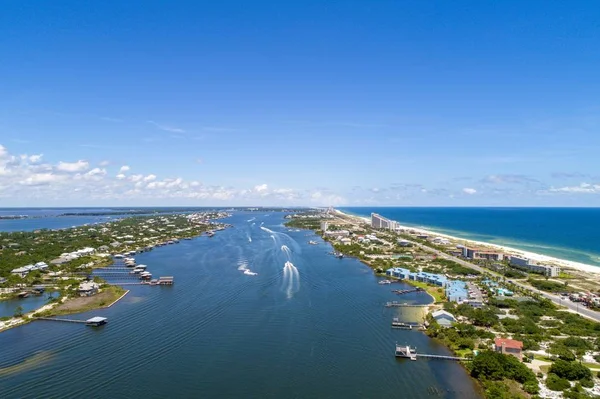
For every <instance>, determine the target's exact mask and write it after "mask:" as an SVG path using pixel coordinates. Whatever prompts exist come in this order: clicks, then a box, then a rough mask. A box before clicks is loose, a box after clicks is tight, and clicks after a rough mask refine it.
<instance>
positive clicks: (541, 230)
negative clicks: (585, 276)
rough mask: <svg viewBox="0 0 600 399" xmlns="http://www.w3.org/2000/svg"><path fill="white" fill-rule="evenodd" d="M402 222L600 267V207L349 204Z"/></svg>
mask: <svg viewBox="0 0 600 399" xmlns="http://www.w3.org/2000/svg"><path fill="white" fill-rule="evenodd" d="M339 209H340V210H341V211H344V212H348V213H352V214H355V215H358V216H366V217H370V215H371V213H372V212H374V213H378V214H380V215H382V216H384V217H387V218H389V219H392V220H396V221H398V222H400V223H401V224H404V225H407V226H412V227H422V228H427V229H430V230H433V231H437V232H440V233H444V234H448V235H452V236H455V237H459V238H464V239H469V240H477V241H484V242H488V243H490V244H498V245H504V246H509V247H513V248H516V249H521V250H524V251H529V252H535V253H539V254H543V255H548V256H553V257H556V258H560V259H565V260H570V261H575V262H581V263H585V264H589V265H593V266H600V241H599V240H598V239H599V237H600V235H599V234H598V226H600V208H418V207H411V208H408V207H372V208H367V207H360V208H358V207H348V208H339Z"/></svg>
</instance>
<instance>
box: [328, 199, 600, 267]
mask: <svg viewBox="0 0 600 399" xmlns="http://www.w3.org/2000/svg"><path fill="white" fill-rule="evenodd" d="M334 210H335V212H336V213H338V214H340V215H343V216H346V217H349V218H354V219H359V220H361V221H362V222H365V223H367V224H371V220H370V219H369V218H368V217H365V216H358V215H353V214H350V213H346V212H343V211H340V210H339V209H334ZM399 227H400V228H402V229H405V230H413V231H415V232H417V233H420V234H428V235H436V236H438V237H442V238H446V239H449V240H452V241H458V242H462V243H465V244H472V245H473V246H478V247H488V248H492V249H494V250H498V251H502V252H504V253H506V254H508V255H515V256H520V257H525V258H529V259H531V260H532V261H534V262H539V263H545V264H552V265H556V266H560V267H561V268H562V269H573V270H576V271H580V272H585V273H593V274H600V267H598V266H593V265H588V264H585V263H580V262H575V261H571V260H566V259H560V258H556V257H553V256H549V255H542V254H538V253H535V252H530V251H524V250H521V249H517V248H512V247H509V246H505V245H499V244H491V243H487V242H484V241H477V240H471V239H466V238H460V237H456V236H451V235H448V234H445V233H439V232H437V231H435V230H432V229H423V228H418V227H411V226H406V225H401V224H399Z"/></svg>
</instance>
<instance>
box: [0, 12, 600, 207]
mask: <svg viewBox="0 0 600 399" xmlns="http://www.w3.org/2000/svg"><path fill="white" fill-rule="evenodd" d="M172 3H173V4H170V3H167V2H156V1H143V2H135V1H130V2H117V1H104V2H94V3H93V4H90V3H83V2H79V1H70V2H69V1H55V2H30V3H25V2H17V1H14V2H8V3H5V4H3V11H2V13H0V50H1V51H2V61H1V62H0V74H1V76H3V79H1V80H0V93H2V95H1V96H0V145H1V147H0V204H2V205H3V206H57V205H64V206H71V205H100V206H110V205H283V206H287V205H358V206H360V205H365V206H368V205H410V206H415V205H416V206H418V205H424V206H428V205H442V206H473V205H482V206H486V205H499V206H518V205H523V206H537V205H539V206H598V205H600V201H599V198H600V168H599V161H598V155H597V152H598V148H600V134H599V130H600V95H599V93H600V79H599V74H598V71H599V70H600V26H599V25H598V20H599V18H600V5H598V3H597V2H594V1H587V2H586V1H580V2H553V1H527V2H523V1H503V2H481V1H462V2H447V1H438V2H424V1H366V0H365V1H350V0H346V1H303V2H281V1H253V2H242V1H226V0H225V1H218V2H214V1H210V2H209V1H194V2H185V1H179V2H172Z"/></svg>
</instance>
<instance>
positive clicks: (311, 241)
mask: <svg viewBox="0 0 600 399" xmlns="http://www.w3.org/2000/svg"><path fill="white" fill-rule="evenodd" d="M308 243H309V244H310V245H317V244H318V242H316V241H313V240H310V241H309V242H308Z"/></svg>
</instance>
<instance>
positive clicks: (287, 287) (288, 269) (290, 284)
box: [283, 261, 300, 299]
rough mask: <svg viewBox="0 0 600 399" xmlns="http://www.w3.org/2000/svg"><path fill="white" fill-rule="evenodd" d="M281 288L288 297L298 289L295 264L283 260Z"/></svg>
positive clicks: (297, 275) (298, 276) (298, 282)
mask: <svg viewBox="0 0 600 399" xmlns="http://www.w3.org/2000/svg"><path fill="white" fill-rule="evenodd" d="M283 290H284V291H285V294H286V296H287V298H288V299H290V298H292V297H293V296H294V294H295V293H296V292H298V290H300V274H299V273H298V269H297V268H296V266H294V264H293V263H292V262H290V261H287V262H285V265H284V266H283Z"/></svg>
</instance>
